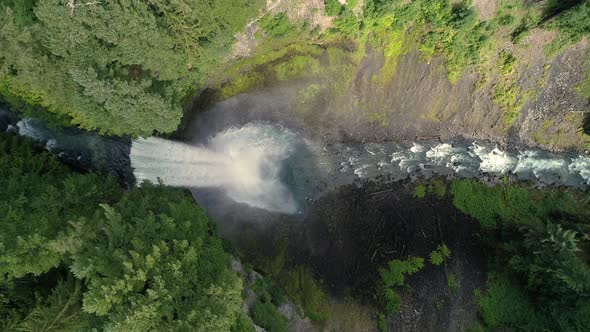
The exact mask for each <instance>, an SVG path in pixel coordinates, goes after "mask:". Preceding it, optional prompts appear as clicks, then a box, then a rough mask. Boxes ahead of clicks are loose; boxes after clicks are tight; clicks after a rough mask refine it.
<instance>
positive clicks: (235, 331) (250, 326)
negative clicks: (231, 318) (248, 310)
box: [230, 311, 256, 332]
mask: <svg viewBox="0 0 590 332" xmlns="http://www.w3.org/2000/svg"><path fill="white" fill-rule="evenodd" d="M230 332H256V328H255V327H254V323H253V322H252V319H251V318H250V317H248V315H246V314H245V313H243V312H241V311H240V313H239V314H238V318H237V319H236V321H235V323H234V325H232V327H231V329H230Z"/></svg>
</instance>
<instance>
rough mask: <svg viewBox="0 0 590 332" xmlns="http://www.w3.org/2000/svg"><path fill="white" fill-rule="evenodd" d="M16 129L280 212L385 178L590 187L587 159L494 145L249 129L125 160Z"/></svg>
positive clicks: (108, 141) (102, 163) (34, 128)
mask: <svg viewBox="0 0 590 332" xmlns="http://www.w3.org/2000/svg"><path fill="white" fill-rule="evenodd" d="M5 122H6V121H5ZM8 128H10V126H8ZM16 128H17V129H18V132H19V133H20V134H21V135H24V136H29V137H31V138H33V139H35V140H38V141H40V142H43V144H45V147H46V148H47V149H48V150H51V151H53V152H54V153H56V154H58V155H59V156H65V157H68V156H69V159H67V160H68V162H70V163H77V164H79V166H80V167H81V168H90V169H96V171H99V172H103V173H111V174H118V175H119V176H121V174H122V175H123V176H125V175H126V174H127V170H128V171H129V173H130V172H131V171H132V172H133V174H134V176H135V179H136V180H137V183H141V182H142V181H143V180H149V181H151V182H154V183H155V182H158V181H159V180H161V181H162V182H163V183H164V184H167V185H171V186H177V187H184V188H189V189H190V188H217V189H220V190H221V191H223V192H224V193H225V194H226V196H227V197H229V198H230V199H231V200H233V201H236V202H239V203H244V204H247V205H250V206H253V207H257V208H261V209H266V210H269V211H275V212H282V213H294V212H297V211H298V210H299V204H298V203H297V202H302V201H303V200H304V199H313V198H314V197H316V194H318V193H319V194H321V191H322V190H325V188H327V187H326V186H339V185H345V184H348V183H352V182H353V181H354V180H355V179H358V178H361V179H371V178H374V177H377V176H380V175H387V176H388V177H389V178H390V179H393V180H402V179H419V178H429V177H432V176H454V177H462V178H482V177H484V176H486V175H491V176H510V177H512V178H514V179H516V180H529V181H533V182H535V183H538V184H539V185H556V186H569V187H575V188H580V189H584V190H587V189H588V188H590V157H589V156H586V155H583V154H579V153H550V152H547V151H542V150H520V151H509V150H503V149H502V148H500V147H498V146H497V145H495V144H493V143H490V142H473V143H468V142H465V141H463V142H458V143H440V142H420V143H418V142H414V143H409V144H406V143H396V142H381V143H366V144H346V143H335V144H324V143H323V142H321V141H309V140H305V138H302V137H299V135H297V134H295V133H293V132H292V131H289V130H287V129H285V128H283V127H280V126H274V125H269V124H260V123H249V124H246V125H244V126H242V127H230V128H229V129H226V130H224V131H222V132H219V133H217V134H214V135H213V136H211V137H210V138H209V139H207V140H206V141H204V142H203V143H202V144H200V145H195V144H192V145H191V144H186V143H182V142H175V141H171V140H166V139H162V138H157V137H151V138H148V139H139V140H135V141H133V142H132V145H131V149H130V152H129V153H128V152H127V151H129V150H128V145H126V143H125V140H123V141H121V140H118V139H115V138H109V137H103V136H99V135H98V134H96V133H92V132H85V131H82V130H77V129H76V130H73V129H62V130H56V129H52V128H49V127H47V126H45V125H43V123H41V122H40V121H37V120H32V119H26V118H25V119H22V120H21V121H19V122H18V123H17V124H16ZM5 130H6V129H5ZM10 130H13V129H10ZM129 163H130V164H131V167H129ZM97 166H98V167H97ZM92 167H94V168H92ZM131 168H133V170H131ZM121 169H122V171H120V170H121ZM119 171H120V173H117V172H119ZM322 188H323V189H322Z"/></svg>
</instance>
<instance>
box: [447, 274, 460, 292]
mask: <svg viewBox="0 0 590 332" xmlns="http://www.w3.org/2000/svg"><path fill="white" fill-rule="evenodd" d="M447 286H449V289H450V290H451V292H453V293H457V291H458V290H459V285H457V276H455V274H454V273H451V274H449V280H447Z"/></svg>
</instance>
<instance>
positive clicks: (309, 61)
mask: <svg viewBox="0 0 590 332" xmlns="http://www.w3.org/2000/svg"><path fill="white" fill-rule="evenodd" d="M274 70H275V73H276V77H277V79H278V80H279V81H285V80H292V79H297V78H302V77H311V76H315V75H317V74H318V73H319V72H320V62H319V61H318V60H317V59H315V58H312V57H309V56H303V55H296V56H294V57H292V58H290V59H289V60H287V61H284V62H281V63H279V64H277V65H276V66H275V67H274Z"/></svg>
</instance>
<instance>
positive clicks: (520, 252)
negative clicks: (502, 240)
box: [509, 222, 590, 303]
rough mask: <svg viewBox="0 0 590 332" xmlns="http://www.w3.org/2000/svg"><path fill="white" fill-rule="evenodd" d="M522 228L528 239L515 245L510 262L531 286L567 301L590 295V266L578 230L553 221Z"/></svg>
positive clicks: (540, 294) (538, 293) (546, 296)
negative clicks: (584, 257)
mask: <svg viewBox="0 0 590 332" xmlns="http://www.w3.org/2000/svg"><path fill="white" fill-rule="evenodd" d="M521 231H522V232H524V239H523V241H522V242H521V241H518V242H516V243H514V244H513V246H512V248H511V249H512V252H513V256H512V257H511V258H510V260H509V264H510V267H511V269H512V270H513V271H515V272H516V273H518V274H520V275H522V276H523V278H524V280H526V288H527V289H529V290H530V291H531V292H533V293H534V294H536V296H538V297H540V298H543V299H551V300H554V301H558V302H564V303H572V302H575V301H576V300H577V299H579V298H580V297H586V298H588V297H590V266H588V263H587V262H584V261H583V260H582V259H581V258H580V257H579V256H578V253H580V252H581V251H582V249H581V246H580V245H581V243H579V242H580V238H581V237H582V236H581V235H580V234H578V232H576V231H574V230H571V229H565V228H563V227H562V226H561V225H559V224H555V223H552V222H547V223H544V224H541V225H531V226H525V227H524V228H522V230H521ZM586 237H587V236H586Z"/></svg>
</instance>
